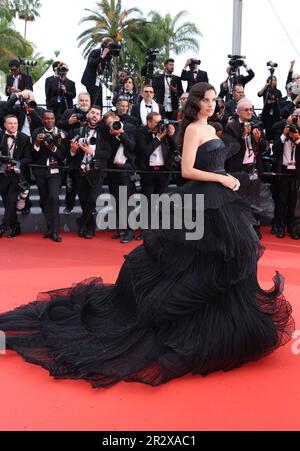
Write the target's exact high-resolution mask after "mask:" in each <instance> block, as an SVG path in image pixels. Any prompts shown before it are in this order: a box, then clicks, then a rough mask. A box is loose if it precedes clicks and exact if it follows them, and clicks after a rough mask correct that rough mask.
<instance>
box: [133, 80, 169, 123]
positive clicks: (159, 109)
mask: <svg viewBox="0 0 300 451" xmlns="http://www.w3.org/2000/svg"><path fill="white" fill-rule="evenodd" d="M142 97H143V99H142V101H141V102H140V103H138V104H136V105H133V107H132V110H131V116H133V117H135V118H137V120H138V125H139V126H141V125H144V126H145V125H146V124H147V116H148V114H150V113H158V114H160V115H161V116H162V117H165V116H166V112H165V109H164V107H163V106H162V105H159V104H158V103H156V102H155V100H154V89H153V87H152V85H149V84H147V85H144V86H143V90H142Z"/></svg>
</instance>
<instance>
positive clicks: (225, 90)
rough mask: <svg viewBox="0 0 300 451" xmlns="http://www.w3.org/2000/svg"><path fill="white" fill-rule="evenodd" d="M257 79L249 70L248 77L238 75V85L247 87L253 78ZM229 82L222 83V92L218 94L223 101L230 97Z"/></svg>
mask: <svg viewBox="0 0 300 451" xmlns="http://www.w3.org/2000/svg"><path fill="white" fill-rule="evenodd" d="M254 77H255V73H254V72H253V70H252V69H249V70H248V75H238V76H237V84H238V85H243V86H244V87H245V85H246V84H247V83H249V81H251V80H252V79H253V78H254ZM227 80H228V79H227ZM227 80H226V81H224V82H223V83H221V85H220V92H219V94H218V97H221V99H224V97H226V96H227V95H228V83H227Z"/></svg>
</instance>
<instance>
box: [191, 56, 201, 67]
mask: <svg viewBox="0 0 300 451" xmlns="http://www.w3.org/2000/svg"><path fill="white" fill-rule="evenodd" d="M200 64H201V60H197V59H196V58H192V59H191V64H190V66H200Z"/></svg>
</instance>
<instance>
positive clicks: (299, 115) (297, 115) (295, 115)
mask: <svg viewBox="0 0 300 451" xmlns="http://www.w3.org/2000/svg"><path fill="white" fill-rule="evenodd" d="M292 117H300V114H293V115H292Z"/></svg>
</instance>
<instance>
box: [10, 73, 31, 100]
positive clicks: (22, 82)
mask: <svg viewBox="0 0 300 451" xmlns="http://www.w3.org/2000/svg"><path fill="white" fill-rule="evenodd" d="M13 85H14V77H13V75H7V77H6V88H5V92H6V95H8V96H10V95H11V94H10V93H9V92H8V89H9V88H12V87H13ZM18 88H19V89H21V91H24V89H28V90H29V91H33V83H32V78H31V77H30V75H26V74H23V73H21V74H20V79H19V86H18Z"/></svg>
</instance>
